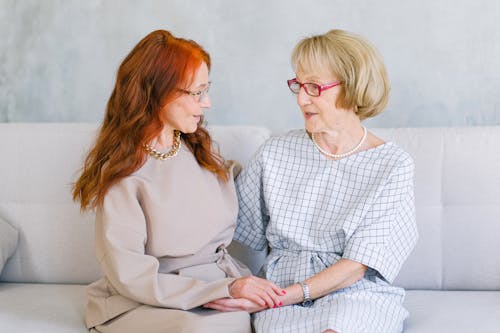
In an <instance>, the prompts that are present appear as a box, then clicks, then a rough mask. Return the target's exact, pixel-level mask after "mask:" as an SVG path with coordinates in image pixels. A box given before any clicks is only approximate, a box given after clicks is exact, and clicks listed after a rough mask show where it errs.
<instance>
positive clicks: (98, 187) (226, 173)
mask: <svg viewBox="0 0 500 333" xmlns="http://www.w3.org/2000/svg"><path fill="white" fill-rule="evenodd" d="M209 69H210V57H209V55H208V54H207V53H206V52H205V51H204V50H203V49H202V48H201V47H200V46H199V45H198V44H197V43H195V42H194V41H191V40H185V39H181V38H176V37H174V36H173V35H172V34H171V33H169V32H167V31H163V30H158V31H154V32H152V33H150V34H149V35H147V36H146V37H145V38H144V39H142V40H141V41H140V42H139V43H138V44H137V45H136V46H135V47H134V49H133V50H132V51H131V52H130V54H129V55H128V56H127V57H126V58H125V60H124V61H123V63H122V64H121V65H120V68H119V70H118V74H117V78H116V85H115V87H114V90H113V92H112V94H111V97H110V99H109V102H108V105H107V109H106V115H105V119H104V122H103V124H102V126H101V128H100V132H99V134H98V137H97V140H96V144H95V146H94V147H93V148H92V149H91V151H90V152H89V154H88V156H87V158H86V160H85V163H84V166H83V170H82V174H81V176H80V178H79V179H78V180H77V182H76V183H75V185H74V188H73V197H74V199H75V200H76V201H78V202H79V203H80V205H81V208H82V210H88V209H95V210H96V253H97V259H98V261H99V263H100V265H101V269H102V272H103V274H104V276H103V277H102V278H101V279H100V280H98V281H96V282H94V283H93V284H91V285H90V286H89V288H88V304H87V308H86V324H87V327H88V328H89V329H91V331H93V332H120V333H125V332H181V331H182V332H200V331H205V332H250V319H249V315H248V313H247V312H235V313H222V312H218V311H215V310H211V309H206V308H203V305H204V304H206V303H208V302H210V301H213V300H216V299H219V298H224V297H234V298H240V297H243V298H247V299H249V300H253V301H255V302H258V303H260V304H262V305H265V306H266V307H275V306H279V300H278V294H280V293H281V292H282V290H281V289H279V288H278V287H277V286H275V285H274V284H272V283H270V282H268V281H266V280H263V279H259V278H256V277H252V276H249V271H248V270H247V269H246V268H244V267H243V266H241V265H240V264H238V263H237V262H236V261H235V260H234V259H232V258H231V256H230V255H229V254H227V251H226V246H227V245H228V244H229V243H230V242H231V239H232V236H233V233H234V229H235V223H236V216H237V211H238V203H237V198H236V192H235V188H234V183H233V175H232V172H233V171H232V166H231V165H228V164H227V163H224V161H223V159H222V157H221V156H220V155H218V154H217V153H216V152H215V151H214V150H213V149H212V142H211V139H210V136H209V134H208V132H207V131H206V130H205V129H204V128H203V127H202V120H203V112H204V109H206V108H208V107H210V99H209V97H208V95H207V92H208V88H209V86H210V81H209Z"/></svg>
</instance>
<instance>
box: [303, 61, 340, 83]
mask: <svg viewBox="0 0 500 333" xmlns="http://www.w3.org/2000/svg"><path fill="white" fill-rule="evenodd" d="M295 74H296V76H297V79H299V81H333V80H336V77H335V75H334V74H333V73H331V71H330V70H329V69H328V68H327V67H326V66H320V65H314V66H311V65H309V64H307V65H303V64H298V66H297V69H296V72H295Z"/></svg>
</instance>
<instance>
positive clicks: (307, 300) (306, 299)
mask: <svg viewBox="0 0 500 333" xmlns="http://www.w3.org/2000/svg"><path fill="white" fill-rule="evenodd" d="M299 285H300V287H301V288H302V306H305V307H309V306H311V305H312V303H313V301H312V299H311V291H310V290H309V285H308V284H307V283H306V282H305V281H302V282H299Z"/></svg>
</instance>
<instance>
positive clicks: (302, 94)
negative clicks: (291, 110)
mask: <svg viewBox="0 0 500 333" xmlns="http://www.w3.org/2000/svg"><path fill="white" fill-rule="evenodd" d="M310 103H311V98H310V96H309V95H308V94H307V93H306V90H305V89H304V87H300V89H299V93H298V94H297V104H298V105H299V106H304V105H307V104H310Z"/></svg>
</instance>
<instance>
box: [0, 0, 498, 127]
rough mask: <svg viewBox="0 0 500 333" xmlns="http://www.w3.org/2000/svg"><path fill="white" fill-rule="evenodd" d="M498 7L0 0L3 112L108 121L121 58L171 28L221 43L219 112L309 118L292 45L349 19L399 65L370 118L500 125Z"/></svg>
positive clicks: (4, 116)
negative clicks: (292, 89) (295, 87)
mask: <svg viewBox="0 0 500 333" xmlns="http://www.w3.org/2000/svg"><path fill="white" fill-rule="evenodd" d="M499 17H500V2H499V1H495V0H470V1H466V0H420V1H404V0H381V1H369V0H366V1H356V0H353V1H347V0H343V1H340V0H318V1H306V0H300V1H295V0H275V1H272V0H252V1H237V0H233V1H231V0H210V1H208V0H207V1H202V0H199V1H195V0H177V1H174V0H163V1H160V0H157V1H146V0H145V1H133V0H106V1H103V0H43V1H42V0H0V34H1V37H0V64H1V65H0V66H1V68H0V121H3V122H18V121H22V122H99V121H101V119H102V117H103V112H104V107H105V104H106V101H107V98H108V97H109V94H110V92H111V89H112V86H113V81H114V76H115V73H116V69H117V67H118V65H119V63H120V62H121V60H122V59H123V57H124V56H125V55H126V54H127V53H128V52H129V51H130V49H131V48H132V47H133V46H134V45H135V44H136V43H137V42H138V41H139V39H141V38H142V37H143V36H145V35H146V34H147V33H149V32H150V31H152V30H155V29H159V28H161V29H168V30H171V31H172V32H173V33H174V34H175V35H178V36H182V37H188V38H192V39H194V40H196V41H198V42H199V43H200V44H202V45H203V46H205V48H206V49H207V50H208V51H209V52H210V53H211V55H212V57H213V70H212V75H211V79H212V81H213V89H212V91H211V97H212V105H213V107H212V109H211V110H210V111H209V112H208V114H207V120H208V122H209V124H245V125H264V126H268V127H271V128H272V129H286V128H291V127H301V126H302V119H301V116H300V114H299V111H298V108H297V106H296V104H295V99H294V97H293V96H292V95H291V94H290V93H289V91H288V89H287V87H286V84H285V80H286V79H287V78H290V77H292V76H293V72H292V70H291V68H290V61H289V56H290V51H291V49H292V47H293V46H294V44H295V43H296V42H297V41H298V40H299V39H300V38H302V37H304V36H309V35H311V34H316V33H323V32H326V31H327V30H329V29H331V28H342V29H347V30H351V31H353V32H357V33H359V34H362V35H364V36H366V37H367V38H368V39H370V40H371V41H372V42H373V43H374V44H375V45H377V46H378V48H379V49H380V51H381V53H382V55H383V56H384V58H385V62H386V64H387V67H388V70H389V74H390V78H391V81H392V96H391V102H390V104H389V106H388V108H387V110H386V112H385V113H384V114H382V115H381V116H379V117H378V118H375V119H373V120H370V121H369V125H372V126H380V127H400V126H417V127H419V126H474V125H498V124H500V94H499V93H498V92H499V91H500V19H499Z"/></svg>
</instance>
